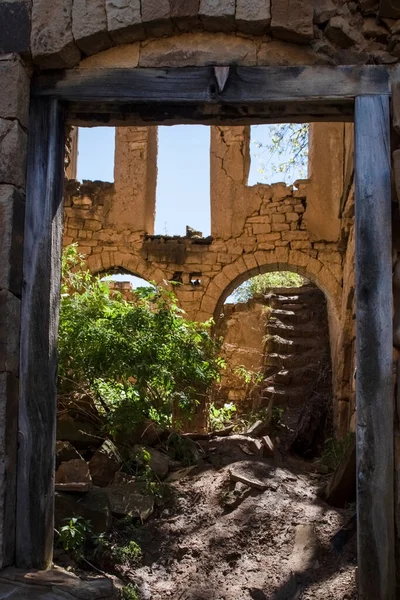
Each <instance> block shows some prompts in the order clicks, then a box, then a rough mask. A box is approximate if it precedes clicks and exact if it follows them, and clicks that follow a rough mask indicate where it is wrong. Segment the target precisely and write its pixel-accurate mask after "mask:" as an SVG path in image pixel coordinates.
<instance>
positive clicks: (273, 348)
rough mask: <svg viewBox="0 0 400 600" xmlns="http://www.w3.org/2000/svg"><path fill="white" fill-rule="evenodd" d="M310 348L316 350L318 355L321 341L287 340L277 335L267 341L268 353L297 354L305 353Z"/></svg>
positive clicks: (316, 339) (313, 338) (311, 339)
mask: <svg viewBox="0 0 400 600" xmlns="http://www.w3.org/2000/svg"><path fill="white" fill-rule="evenodd" d="M311 348H315V349H317V350H318V354H319V353H320V349H321V339H320V338H319V337H310V338H304V337H303V338H299V339H294V340H289V339H286V338H283V337H281V336H279V335H271V336H270V337H268V340H267V351H268V353H278V354H295V353H296V354H297V353H302V352H307V351H308V350H310V349H311Z"/></svg>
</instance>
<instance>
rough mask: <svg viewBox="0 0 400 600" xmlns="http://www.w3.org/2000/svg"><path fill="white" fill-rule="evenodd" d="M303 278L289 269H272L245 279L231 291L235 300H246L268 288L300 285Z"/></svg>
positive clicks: (266, 290) (264, 291) (302, 282)
mask: <svg viewBox="0 0 400 600" xmlns="http://www.w3.org/2000/svg"><path fill="white" fill-rule="evenodd" d="M303 284H304V279H303V277H301V275H298V274H297V273H292V272H291V271H273V272H272V273H265V274H264V275H256V277H252V278H251V279H249V280H248V281H245V282H244V283H242V285H240V286H239V287H238V288H236V290H235V291H234V292H233V294H232V296H233V298H234V301H235V302H247V300H250V298H252V297H253V296H255V295H257V294H266V293H267V292H268V291H269V290H270V289H272V288H277V287H300V286H302V285H303Z"/></svg>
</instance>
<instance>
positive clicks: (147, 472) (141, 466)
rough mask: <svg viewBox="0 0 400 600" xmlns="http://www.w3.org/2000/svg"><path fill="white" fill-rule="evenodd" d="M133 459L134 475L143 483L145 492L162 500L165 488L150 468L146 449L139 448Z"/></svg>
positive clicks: (149, 457) (149, 458)
mask: <svg viewBox="0 0 400 600" xmlns="http://www.w3.org/2000/svg"><path fill="white" fill-rule="evenodd" d="M134 458H135V462H136V469H137V470H136V475H137V478H138V480H139V481H142V482H143V484H144V489H145V490H147V492H149V493H150V494H152V495H153V496H154V497H155V498H158V499H159V500H162V499H163V497H164V495H165V493H166V490H167V486H166V484H163V483H162V482H161V481H160V479H159V478H158V477H157V475H156V474H155V472H154V471H153V469H152V468H151V466H150V460H151V455H150V452H149V451H148V450H146V448H140V450H138V451H137V452H136V456H135V457H134Z"/></svg>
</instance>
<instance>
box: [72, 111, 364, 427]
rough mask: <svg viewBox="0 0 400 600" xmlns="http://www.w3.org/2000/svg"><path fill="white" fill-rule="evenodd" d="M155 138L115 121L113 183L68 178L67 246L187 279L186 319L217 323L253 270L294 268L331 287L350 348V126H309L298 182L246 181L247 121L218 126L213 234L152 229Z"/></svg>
mask: <svg viewBox="0 0 400 600" xmlns="http://www.w3.org/2000/svg"><path fill="white" fill-rule="evenodd" d="M156 137H157V130H156V128H155V127H149V128H145V127H127V128H124V129H123V130H120V129H118V128H117V129H116V153H115V182H114V183H113V184H111V183H101V182H83V184H79V183H78V182H76V181H69V182H68V184H67V193H66V198H65V211H64V217H65V218H64V244H65V245H68V244H70V243H72V242H78V244H79V251H80V252H82V253H83V254H85V255H86V257H87V265H88V267H89V269H90V270H91V271H92V272H93V273H110V272H121V271H127V272H129V273H132V274H135V275H138V276H140V277H142V278H143V279H146V280H147V281H155V282H156V283H158V284H162V283H163V281H165V280H166V281H171V280H175V281H179V282H181V283H180V285H179V286H176V287H175V292H176V294H177V297H178V300H179V302H180V304H181V306H182V308H183V309H184V310H185V312H186V313H187V315H188V316H189V318H191V319H196V320H200V321H204V320H208V319H210V318H212V317H214V318H215V319H216V320H218V316H219V313H220V312H221V309H222V306H223V303H224V300H225V299H226V298H227V297H228V296H229V294H230V293H231V292H232V291H233V289H234V288H235V287H237V285H239V284H240V283H242V282H243V281H245V280H246V279H248V278H249V277H252V276H254V275H257V274H259V273H265V272H267V271H273V270H292V271H297V272H299V273H300V274H302V275H304V276H306V277H307V278H309V279H311V280H312V281H313V282H315V283H316V284H317V285H318V286H319V287H320V288H321V289H322V290H323V291H324V292H325V294H326V297H327V301H328V307H329V318H330V332H331V344H332V347H333V348H334V347H335V348H336V347H338V340H339V338H340V339H341V343H342V341H343V337H346V340H347V338H349V341H348V344H350V346H351V347H352V341H353V337H354V336H353V332H352V330H351V327H350V328H349V326H348V323H347V322H346V326H345V321H344V320H343V319H344V316H343V314H342V303H343V261H344V257H345V251H346V248H347V243H346V240H345V234H344V232H342V218H341V215H340V203H341V202H342V196H343V189H344V188H343V186H344V181H343V178H344V175H343V173H344V163H345V161H346V159H347V158H348V156H347V155H348V154H349V153H350V152H351V149H350V143H351V141H352V128H351V126H350V125H345V124H341V123H339V124H333V123H320V124H314V125H311V128H310V172H311V173H312V176H311V178H310V179H308V180H302V181H298V182H296V185H295V186H287V185H285V184H284V183H277V184H273V185H266V184H257V185H254V186H249V185H248V183H247V180H248V173H249V166H250V128H249V127H223V126H219V127H212V128H211V151H210V161H211V186H210V187H211V190H210V193H211V236H210V237H209V238H199V237H196V236H195V237H191V238H189V237H186V238H185V237H179V236H173V237H168V236H162V235H158V236H153V235H150V233H152V231H153V227H154V208H155V181H156V155H157V146H156ZM351 159H352V156H350V160H351ZM119 160H121V164H118V161H119ZM342 233H343V235H342ZM352 259H353V255H351V258H350V260H352ZM353 287H354V286H353ZM352 289H353V288H352ZM353 291H354V289H353ZM348 293H353V292H351V290H348ZM353 295H354V294H353ZM346 302H347V301H346ZM350 340H351V341H350ZM346 343H347V342H346ZM333 355H335V354H334V353H333ZM340 361H341V353H340V349H338V351H337V362H338V364H339V363H340ZM334 366H335V365H334ZM344 376H345V375H344V374H343V377H344ZM346 377H347V374H346ZM335 380H336V378H335ZM341 385H342V380H341V379H340V381H339V380H337V381H336V385H335V391H337V402H335V406H336V407H337V415H336V417H337V423H338V427H339V429H340V430H346V429H347V427H348V425H349V418H350V411H349V410H347V408H348V407H347V404H348V402H349V398H348V395H347V394H344V393H343V391H342V390H341ZM346 403H347V404H346ZM339 406H340V407H341V409H340V411H341V412H340V411H339ZM345 407H346V410H345ZM339 413H340V414H339ZM342 413H343V414H342ZM341 415H342V416H341Z"/></svg>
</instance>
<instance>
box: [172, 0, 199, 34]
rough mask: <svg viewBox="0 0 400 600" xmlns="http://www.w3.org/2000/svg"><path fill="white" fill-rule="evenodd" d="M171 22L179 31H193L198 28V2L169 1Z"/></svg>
mask: <svg viewBox="0 0 400 600" xmlns="http://www.w3.org/2000/svg"><path fill="white" fill-rule="evenodd" d="M169 4H170V7H171V18H172V22H173V23H174V24H175V25H176V27H177V28H178V29H179V31H193V30H194V29H195V28H196V27H199V26H200V19H199V5H200V0H169Z"/></svg>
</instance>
